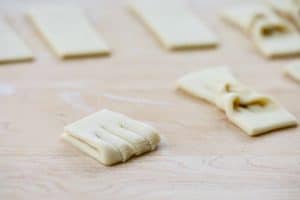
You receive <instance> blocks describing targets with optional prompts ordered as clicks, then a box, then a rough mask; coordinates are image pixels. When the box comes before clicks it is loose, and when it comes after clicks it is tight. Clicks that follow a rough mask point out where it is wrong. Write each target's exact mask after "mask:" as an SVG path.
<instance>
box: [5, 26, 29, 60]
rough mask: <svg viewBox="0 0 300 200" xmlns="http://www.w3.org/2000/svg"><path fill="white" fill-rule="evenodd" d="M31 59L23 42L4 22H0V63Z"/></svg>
mask: <svg viewBox="0 0 300 200" xmlns="http://www.w3.org/2000/svg"><path fill="white" fill-rule="evenodd" d="M32 59H33V55H32V52H31V50H30V49H29V48H28V47H27V45H26V44H25V43H24V41H23V40H22V39H21V38H20V37H19V36H18V34H17V33H16V32H15V31H14V30H13V29H12V28H11V27H10V26H9V25H8V24H7V23H6V22H4V21H0V63H8V62H19V61H31V60H32Z"/></svg>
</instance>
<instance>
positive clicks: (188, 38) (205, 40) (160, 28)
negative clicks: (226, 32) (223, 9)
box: [130, 0, 218, 50]
mask: <svg viewBox="0 0 300 200" xmlns="http://www.w3.org/2000/svg"><path fill="white" fill-rule="evenodd" d="M130 8H131V9H132V10H133V11H134V12H135V13H136V14H137V15H138V17H139V18H141V20H142V21H143V22H144V23H145V24H146V25H147V26H148V27H149V28H150V29H151V31H152V32H153V33H154V34H155V36H156V37H157V38H158V40H159V41H160V42H161V43H162V44H163V46H165V47H166V48H167V49H169V50H176V49H186V48H197V47H207V46H216V45H217V43H218V41H217V38H216V36H215V34H213V33H212V32H211V31H210V30H209V29H208V28H207V27H206V26H205V25H204V24H203V23H202V22H201V21H200V20H199V19H198V16H196V15H194V14H193V13H192V12H191V11H190V10H189V9H188V8H187V7H186V6H185V5H183V4H182V3H181V2H179V1H173V0H164V1H160V0H132V1H131V2H130Z"/></svg>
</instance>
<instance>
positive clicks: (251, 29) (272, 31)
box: [222, 3, 300, 57]
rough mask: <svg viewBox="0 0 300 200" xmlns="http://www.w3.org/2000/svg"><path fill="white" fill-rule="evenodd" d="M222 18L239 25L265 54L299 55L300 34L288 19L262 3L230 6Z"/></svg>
mask: <svg viewBox="0 0 300 200" xmlns="http://www.w3.org/2000/svg"><path fill="white" fill-rule="evenodd" d="M222 18H223V19H224V20H225V21H227V22H229V23H231V24H233V25H235V26H236V27H238V28H240V29H241V30H242V31H243V32H245V33H247V35H248V36H249V37H250V38H251V40H252V41H253V42H254V44H255V46H256V47H257V49H258V50H259V51H260V52H261V53H262V54H263V55H265V56H266V57H283V56H294V55H300V35H299V33H298V31H297V29H296V27H295V26H293V24H292V23H290V22H289V21H287V20H285V19H283V18H281V17H280V16H278V15H276V13H275V12H274V11H273V10H272V9H271V8H270V7H268V6H267V5H265V4H255V3H248V4H241V5H236V6H231V7H229V8H228V9H225V10H224V12H223V13H222Z"/></svg>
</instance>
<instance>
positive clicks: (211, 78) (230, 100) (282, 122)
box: [178, 67, 297, 136]
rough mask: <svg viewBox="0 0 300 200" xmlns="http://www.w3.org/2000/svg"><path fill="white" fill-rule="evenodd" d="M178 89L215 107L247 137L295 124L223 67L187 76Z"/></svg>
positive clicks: (287, 115) (267, 98)
mask: <svg viewBox="0 0 300 200" xmlns="http://www.w3.org/2000/svg"><path fill="white" fill-rule="evenodd" d="M178 88H180V89H182V90H184V91H186V92H187V93H189V94H191V95H193V96H196V97H199V98H202V99H205V100H207V101H208V102H210V103H213V104H215V105H216V106H217V107H218V108H220V109H221V110H223V111H225V113H226V115H227V117H228V118H229V119H230V120H231V121H232V122H233V123H234V124H235V125H237V126H238V127H240V128H241V129H242V130H244V131H245V132H246V133H247V134H248V135H250V136H255V135H259V134H262V133H266V132H269V131H272V130H275V129H280V128H285V127H289V126H295V125H296V124H297V121H296V119H295V117H294V116H292V115H291V114H290V113H289V112H287V111H286V110H285V109H284V108H282V107H281V106H280V105H279V104H277V103H276V102H275V101H274V100H273V99H272V98H271V97H269V96H267V95H263V94H260V93H257V92H255V91H254V90H251V89H249V88H247V87H245V86H244V85H243V84H241V83H240V82H239V81H237V80H236V79H235V78H234V77H233V75H232V74H231V73H230V71H229V70H228V69H227V68H226V67H216V68H212V69H207V70H203V71H200V72H195V73H191V74H188V75H186V76H184V77H183V78H181V79H180V80H179V81H178Z"/></svg>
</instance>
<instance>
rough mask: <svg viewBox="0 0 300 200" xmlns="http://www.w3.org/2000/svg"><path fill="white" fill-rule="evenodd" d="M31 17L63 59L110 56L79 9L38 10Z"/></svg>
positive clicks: (33, 9) (45, 8) (97, 34)
mask: <svg viewBox="0 0 300 200" xmlns="http://www.w3.org/2000/svg"><path fill="white" fill-rule="evenodd" d="M28 15H29V17H30V19H31V21H32V22H33V24H34V26H35V28H36V29H37V30H38V32H39V33H40V34H41V35H42V37H43V38H44V39H45V40H46V42H47V43H48V44H49V45H50V47H51V48H52V50H53V51H54V52H55V53H56V54H57V55H58V56H59V57H60V58H71V57H81V56H98V55H108V54H109V53H110V50H109V48H108V46H107V44H106V42H105V41H104V40H103V39H102V37H101V36H100V35H99V33H98V32H97V31H96V30H95V29H94V27H93V26H92V25H91V24H90V23H89V22H88V20H87V18H86V17H85V16H84V14H83V12H82V10H81V9H79V8H76V7H55V6H49V7H34V8H32V9H31V10H29V12H28Z"/></svg>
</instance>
